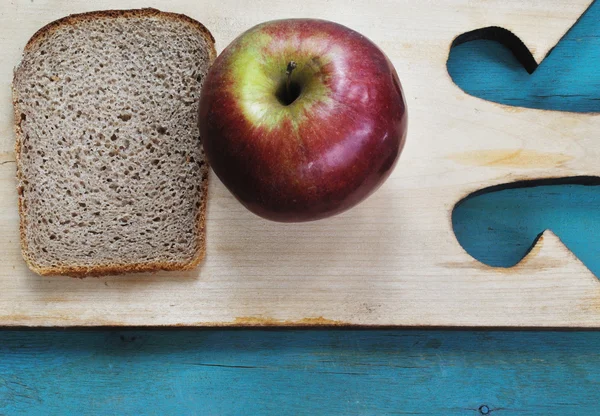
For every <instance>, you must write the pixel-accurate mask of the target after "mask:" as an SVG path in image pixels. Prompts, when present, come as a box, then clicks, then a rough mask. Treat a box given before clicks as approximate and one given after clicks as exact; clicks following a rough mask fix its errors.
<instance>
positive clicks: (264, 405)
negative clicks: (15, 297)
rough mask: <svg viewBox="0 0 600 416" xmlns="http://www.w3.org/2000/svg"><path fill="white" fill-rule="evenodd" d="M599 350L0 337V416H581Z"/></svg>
mask: <svg viewBox="0 0 600 416" xmlns="http://www.w3.org/2000/svg"><path fill="white" fill-rule="evenodd" d="M599 343H600V333H597V332H578V333H573V332H542V333H540V332H537V333H536V332H533V333H532V332H481V331H480V332H458V331H407V330H404V331H397V330H396V331H387V330H386V331H381V330H377V331H356V330H354V331H349V330H331V331H315V330H312V331H282V330H276V331H250V330H241V331H223V330H221V331H214V330H202V331H191V330H170V331H139V330H135V331H133V330H126V331H116V330H111V331H1V332H0V362H2V363H3V365H0V414H3V415H10V416H12V415H19V416H20V415H39V414H43V415H71V414H73V415H97V416H104V415H106V416H108V415H111V416H112V415H148V416H152V415H157V416H159V415H160V416H162V415H242V414H243V415H317V414H318V415H322V414H325V415H473V416H480V415H481V414H485V411H486V408H487V411H488V414H490V415H493V416H497V415H511V416H512V415H543V416H549V415H557V416H564V415H593V414H597V406H598V400H597V399H598V389H597V386H598V372H599V369H600V355H599V354H598V353H597V351H598V345H599ZM479 409H481V410H479Z"/></svg>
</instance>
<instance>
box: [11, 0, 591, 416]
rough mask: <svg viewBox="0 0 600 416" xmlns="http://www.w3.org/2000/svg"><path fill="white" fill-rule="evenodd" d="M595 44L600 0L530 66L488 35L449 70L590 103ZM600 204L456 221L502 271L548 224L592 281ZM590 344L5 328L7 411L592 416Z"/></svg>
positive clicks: (481, 84)
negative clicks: (544, 56)
mask: <svg viewBox="0 0 600 416" xmlns="http://www.w3.org/2000/svg"><path fill="white" fill-rule="evenodd" d="M599 39H600V3H595V4H594V6H592V8H591V9H590V10H589V11H588V13H587V14H586V15H585V16H584V17H583V18H582V19H581V20H580V22H579V23H578V24H577V26H576V27H575V28H574V29H572V30H571V31H570V32H569V34H568V36H567V37H566V38H565V39H564V40H563V41H562V42H561V44H560V45H559V46H557V48H556V49H555V50H554V51H553V53H552V54H551V56H550V57H549V58H548V59H547V60H546V61H544V63H543V64H542V65H541V66H540V67H539V68H538V70H537V71H536V72H535V73H534V74H533V75H531V76H530V75H528V74H526V73H525V71H524V70H523V69H522V68H521V67H520V66H519V65H518V64H517V63H516V61H515V60H514V59H513V58H512V56H511V55H510V53H507V51H506V50H504V49H503V48H501V47H499V46H498V45H497V44H493V43H489V42H483V41H482V42H474V43H470V44H464V45H461V46H459V47H457V48H455V49H454V50H453V52H452V54H451V56H450V59H449V70H450V73H451V74H452V76H453V77H454V79H455V81H456V82H457V83H458V84H459V85H460V86H461V87H462V88H463V89H465V90H466V91H468V92H469V93H471V94H473V95H477V96H480V97H483V98H486V99H491V100H495V101H498V102H503V103H507V104H511V105H521V106H527V107H535V108H551V109H558V110H568V111H595V112H597V111H599V106H600V91H599V89H598V87H599V86H600V69H599V68H600V67H599V65H598V64H600V62H599V59H600V48H599V46H600V44H599V42H600V40H599ZM599 145H600V144H599ZM599 202H600V188H598V187H586V188H583V187H581V186H550V187H543V188H542V187H539V188H531V189H520V190H505V191H500V192H497V193H494V194H488V195H483V196H480V197H477V198H473V199H471V200H470V201H468V203H465V204H463V205H462V206H461V207H460V208H459V209H457V210H456V212H455V213H454V224H455V227H456V232H457V237H458V238H459V240H460V242H461V244H463V246H464V247H465V248H467V250H469V252H471V253H472V254H473V255H475V256H476V257H477V258H479V259H480V260H483V261H485V262H487V263H489V264H494V265H501V266H508V265H510V264H513V263H514V262H515V261H518V259H519V258H520V257H521V256H522V254H523V253H524V252H525V251H526V249H527V248H528V245H529V244H530V242H531V240H532V239H533V238H535V235H537V233H539V232H540V231H542V230H543V229H545V228H552V229H553V230H555V231H556V232H557V233H558V234H559V235H560V237H561V238H563V239H564V241H565V242H566V243H567V244H568V246H569V248H571V249H572V250H573V251H574V252H575V253H576V254H577V255H578V256H579V257H580V258H582V260H584V262H585V263H586V264H587V265H588V267H590V269H592V270H593V271H595V272H596V274H597V275H600V256H597V255H596V252H597V250H598V248H599V247H600V242H599V241H598V238H596V237H595V235H600V224H599V221H600V213H599V211H600V210H598V209H596V207H598V206H599ZM481 244H483V250H479V251H478V250H477V246H478V245H481ZM599 346H600V333H598V332H507V331H440V330H433V331H425V330H376V331H359V330H339V329H335V330H268V331H267V330H264V331H262V330H135V329H131V330H108V329H105V330H69V331H61V330H43V331H38V330H1V331H0V415H59V414H67V415H70V414H73V415H86V414H97V415H142V414H144V415H249V414H277V415H281V414H293V415H321V414H341V415H353V414H358V415H378V414H425V415H441V414H451V415H454V414H456V415H463V414H466V415H468V414H474V415H477V414H495V415H533V414H535V415H584V414H590V415H593V414H600V410H599V409H598V406H599V400H598V399H599V398H600V354H598V348H599Z"/></svg>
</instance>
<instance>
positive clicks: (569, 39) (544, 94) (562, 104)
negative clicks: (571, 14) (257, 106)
mask: <svg viewBox="0 0 600 416" xmlns="http://www.w3.org/2000/svg"><path fill="white" fill-rule="evenodd" d="M516 35H517V36H518V35H519V34H518V33H516ZM447 67H448V72H449V73H450V76H451V77H452V79H453V80H454V82H455V83H456V84H457V85H458V86H459V87H460V88H462V89H463V90H464V91H466V92H467V93H469V94H471V95H474V96H476V97H479V98H483V99H485V100H490V101H494V102H498V103H502V104H507V105H513V106H519V107H527V108H540V109H546V110H560V111H574V112H598V111H600V2H598V1H596V2H594V3H593V4H592V5H591V6H590V7H589V9H588V10H587V12H586V13H585V14H584V15H583V16H582V17H581V18H580V19H579V21H578V22H577V24H576V25H574V26H573V27H572V28H571V30H569V32H568V33H567V34H566V35H565V36H564V37H563V39H561V41H560V42H559V43H558V44H557V45H556V47H555V48H554V49H553V50H552V52H551V53H550V55H549V56H547V57H546V59H544V61H543V62H542V63H541V65H540V66H539V67H538V68H537V69H536V70H535V72H534V73H533V74H531V75H530V74H528V73H527V71H526V70H525V69H524V68H523V66H522V65H521V64H520V63H519V62H518V61H517V59H516V58H515V57H514V56H513V55H512V53H511V51H509V50H508V49H506V48H505V47H504V46H502V45H501V44H499V43H497V42H493V41H487V40H478V41H473V42H468V43H463V44H461V45H458V46H456V47H454V48H452V50H451V52H450V56H449V58H448V63H447Z"/></svg>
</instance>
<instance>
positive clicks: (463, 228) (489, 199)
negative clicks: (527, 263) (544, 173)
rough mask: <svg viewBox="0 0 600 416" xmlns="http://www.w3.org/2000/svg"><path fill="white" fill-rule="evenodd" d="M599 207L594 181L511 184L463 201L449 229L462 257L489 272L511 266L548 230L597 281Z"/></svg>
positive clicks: (599, 192) (597, 186)
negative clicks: (460, 247)
mask: <svg viewBox="0 0 600 416" xmlns="http://www.w3.org/2000/svg"><path fill="white" fill-rule="evenodd" d="M599 207H600V178H598V177H574V178H562V179H546V180H535V181H526V182H517V183H513V184H506V185H500V186H496V187H492V188H487V189H482V190H481V191H478V192H476V193H474V194H471V195H469V196H468V197H467V198H465V199H463V200H462V201H460V202H459V203H458V204H457V205H456V206H455V208H454V210H453V212H452V225H453V227H454V233H455V235H456V238H457V240H458V242H459V243H460V245H461V246H462V247H463V248H464V249H465V251H467V252H468V253H469V254H470V255H471V256H473V257H474V258H475V259H477V260H479V261H480V262H482V263H485V264H487V265H489V266H494V267H512V266H514V265H516V264H517V263H518V262H519V261H521V260H522V259H523V258H524V257H525V256H526V255H527V253H528V252H529V251H530V250H531V248H532V247H533V245H535V243H536V242H537V239H538V237H539V236H540V235H541V233H543V232H544V231H545V230H547V229H550V230H552V231H553V232H554V233H555V234H556V235H557V236H558V237H559V238H560V239H561V240H562V242H563V243H564V244H565V245H566V246H567V247H568V248H569V249H570V250H571V251H572V252H573V253H574V254H575V255H576V256H577V257H578V258H579V259H580V260H581V261H582V262H583V263H584V264H585V265H586V266H587V267H588V268H589V269H590V270H591V271H592V273H594V274H595V275H596V276H599V277H600V255H599V254H600V209H598V208H599Z"/></svg>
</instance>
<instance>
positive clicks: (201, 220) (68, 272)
mask: <svg viewBox="0 0 600 416" xmlns="http://www.w3.org/2000/svg"><path fill="white" fill-rule="evenodd" d="M152 16H156V17H162V18H166V19H172V20H176V21H179V22H183V23H187V24H190V25H192V26H193V27H194V28H195V29H197V30H198V31H199V32H200V33H201V34H202V36H204V38H205V39H206V40H207V43H208V45H209V47H210V50H209V62H210V65H212V63H213V62H214V60H215V59H216V57H217V51H216V49H215V38H214V37H213V35H212V34H211V33H210V31H209V30H208V29H207V28H206V27H205V26H204V25H203V24H202V23H200V22H198V21H197V20H194V19H192V18H191V17H189V16H186V15H184V14H178V13H171V12H162V11H160V10H157V9H153V8H145V9H128V10H99V11H93V12H87V13H79V14H72V15H69V16H66V17H63V18H60V19H58V20H55V21H53V22H50V23H48V24H47V25H45V26H44V27H42V28H41V29H39V30H38V31H37V32H35V34H34V35H33V36H32V37H31V39H29V41H28V42H27V44H26V45H25V48H24V50H23V56H25V53H27V52H29V51H30V50H32V49H33V48H35V47H36V46H38V44H39V43H40V42H42V41H43V40H44V39H45V38H46V37H47V36H48V35H50V34H51V33H52V32H54V31H55V30H56V29H58V28H59V27H61V26H69V25H73V24H75V23H78V22H82V21H87V20H93V19H96V18H119V17H152ZM19 67H20V64H19ZM18 71H19V68H18V67H17V69H16V70H15V72H14V76H13V83H12V100H13V110H14V119H15V125H14V130H15V136H16V141H15V157H16V161H17V173H16V176H17V180H18V181H20V179H21V143H22V141H23V131H22V129H21V117H20V114H21V108H20V107H19V104H18V98H19V97H18V94H17V92H16V89H15V85H14V84H15V83H14V81H15V79H16V76H17V73H18ZM205 166H206V173H207V174H206V179H205V180H204V186H203V187H202V205H201V206H200V208H199V210H198V215H197V217H198V218H197V219H196V230H197V232H198V241H197V251H196V255H195V256H194V257H193V258H192V259H191V260H190V261H189V262H186V263H167V262H153V263H131V264H105V265H99V266H58V267H39V266H37V265H36V264H35V263H34V262H33V261H32V260H31V258H30V256H29V250H28V247H27V240H26V238H25V229H26V223H27V216H26V213H25V200H24V197H23V195H22V192H21V189H20V188H19V186H18V187H17V193H18V209H19V218H20V222H19V235H20V240H21V253H22V256H23V259H24V260H25V263H26V264H27V266H28V267H29V269H30V270H31V271H33V272H35V273H37V274H39V275H42V276H51V275H62V276H71V277H93V276H105V275H120V274H126V273H143V272H157V271H178V270H179V271H182V270H191V269H194V268H195V267H196V266H198V264H200V262H201V261H202V260H203V259H204V257H205V254H206V226H205V225H206V208H207V197H208V184H209V175H210V167H209V166H208V163H206V165H205Z"/></svg>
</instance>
